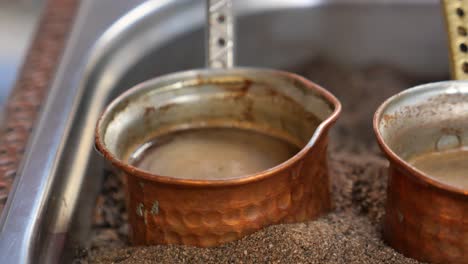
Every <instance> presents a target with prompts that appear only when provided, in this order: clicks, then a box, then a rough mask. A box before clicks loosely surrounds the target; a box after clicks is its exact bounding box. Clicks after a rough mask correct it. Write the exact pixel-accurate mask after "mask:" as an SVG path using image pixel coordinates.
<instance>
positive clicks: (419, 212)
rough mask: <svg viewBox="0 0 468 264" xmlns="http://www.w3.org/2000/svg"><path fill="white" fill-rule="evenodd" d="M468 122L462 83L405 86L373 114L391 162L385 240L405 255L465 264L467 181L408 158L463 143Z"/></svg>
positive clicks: (466, 86) (467, 142)
mask: <svg viewBox="0 0 468 264" xmlns="http://www.w3.org/2000/svg"><path fill="white" fill-rule="evenodd" d="M467 120H468V82H466V81H446V82H439V83H430V84H426V85H422V86H418V87H415V88H412V89H409V90H406V91H404V92H402V93H400V94H398V95H395V96H393V97H391V98H390V99H388V100H387V101H385V102H384V103H383V104H382V105H381V106H380V107H379V109H378V110H377V112H376V113H375V116H374V130H375V133H376V135H377V140H378V142H379V144H380V147H381V149H382V150H383V152H384V153H385V155H386V156H387V157H388V159H389V161H390V168H389V172H390V173H389V179H388V190H387V203H386V215H385V217H384V225H383V230H384V232H383V234H384V239H385V241H386V242H387V243H388V244H389V245H390V246H392V247H393V248H395V249H396V250H397V251H399V252H401V253H403V254H404V255H406V256H409V257H412V258H415V259H418V260H420V261H425V262H431V263H467V260H468V188H466V186H467V185H465V184H462V185H460V184H459V183H451V182H448V181H446V180H444V179H443V178H435V177H434V175H435V174H434V175H432V174H429V173H427V172H426V170H424V171H423V170H421V169H420V168H421V167H418V168H417V167H415V166H414V165H412V163H410V162H409V161H410V160H411V157H414V156H417V155H420V154H423V153H426V154H423V155H433V154H435V155H439V154H440V153H444V152H445V151H457V150H459V149H460V150H461V149H463V148H464V147H467V146H468V122H467ZM449 169H450V168H449ZM443 173H445V171H443ZM466 174H467V175H468V171H467V172H466ZM467 181H468V177H467Z"/></svg>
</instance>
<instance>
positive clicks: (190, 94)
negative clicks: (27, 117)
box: [96, 68, 341, 246]
mask: <svg viewBox="0 0 468 264" xmlns="http://www.w3.org/2000/svg"><path fill="white" fill-rule="evenodd" d="M340 109H341V105H340V103H339V102H338V100H337V99H336V98H335V97H334V96H333V95H331V94H330V93H329V92H327V91H326V90H324V89H323V88H321V87H319V86H318V85H316V84H314V83H312V82H310V81H308V80H306V79H304V78H302V77H300V76H298V75H295V74H291V73H287V72H281V71H275V70H263V69H254V68H233V69H228V70H223V69H218V70H196V71H187V72H181V73H175V74H171V75H167V76H164V77H160V78H156V79H153V80H150V81H147V82H145V83H143V84H140V85H138V86H136V87H134V88H132V89H130V90H129V91H127V92H126V93H124V94H123V95H121V96H120V97H119V98H117V99H116V100H114V101H113V102H112V103H111V104H110V105H109V106H108V107H107V109H106V110H105V112H104V113H103V115H102V117H101V118H100V120H99V122H98V125H97V129H96V146H97V149H98V150H99V151H100V152H101V153H102V154H103V156H104V157H105V158H106V159H107V160H109V161H110V162H112V164H113V165H114V166H115V167H116V168H118V170H119V171H120V172H122V173H124V174H125V175H126V179H127V182H126V188H127V209H128V212H129V222H130V227H131V232H130V233H131V241H132V242H133V243H134V244H186V245H195V246H215V245H219V244H221V243H225V242H229V241H232V240H235V239H239V238H241V237H243V236H245V235H247V234H250V233H252V232H254V231H256V230H259V229H260V228H262V227H264V226H268V225H271V224H276V223H291V222H298V221H306V220H311V219H314V218H316V217H318V216H320V215H322V214H324V213H326V212H327V211H329V210H330V193H329V178H328V169H327V152H326V149H327V142H328V139H327V138H328V137H327V134H328V130H329V128H330V126H331V125H332V124H333V123H334V121H335V120H336V119H337V117H338V114H339V112H340ZM212 127H224V128H226V127H228V128H242V129H246V130H250V131H257V132H261V133H264V134H267V135H270V136H272V137H277V138H283V139H287V140H289V141H291V142H296V144H300V145H301V146H302V149H301V150H300V151H299V152H298V153H297V154H295V155H294V156H293V157H291V158H290V159H288V160H286V161H285V162H283V163H281V164H278V165H277V166H274V167H273V168H270V169H267V170H265V171H261V172H258V173H254V174H251V175H239V177H235V178H232V179H223V180H217V179H216V175H211V177H210V180H197V179H180V178H177V177H171V176H162V175H155V174H151V173H149V172H147V171H145V170H142V169H139V168H137V167H135V166H134V165H132V164H131V162H130V160H131V156H132V153H134V152H135V150H136V149H138V146H141V145H142V144H144V143H145V142H148V140H151V139H152V138H154V137H157V136H159V135H166V134H170V133H174V132H177V131H181V130H186V129H193V128H198V129H203V128H212ZM203 156H204V155H203V153H200V159H202V158H203ZM213 165H215V164H213ZM188 167H190V165H189V164H188Z"/></svg>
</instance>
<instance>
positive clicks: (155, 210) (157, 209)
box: [151, 201, 159, 215]
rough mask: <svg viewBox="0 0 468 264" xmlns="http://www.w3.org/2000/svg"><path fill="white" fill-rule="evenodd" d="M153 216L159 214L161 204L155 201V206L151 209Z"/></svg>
mask: <svg viewBox="0 0 468 264" xmlns="http://www.w3.org/2000/svg"><path fill="white" fill-rule="evenodd" d="M151 214H152V215H157V214H159V202H158V201H154V203H153V206H152V207H151Z"/></svg>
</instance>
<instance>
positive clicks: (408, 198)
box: [383, 161, 468, 263]
mask: <svg viewBox="0 0 468 264" xmlns="http://www.w3.org/2000/svg"><path fill="white" fill-rule="evenodd" d="M383 227H384V229H383V230H384V239H385V240H386V241H387V243H389V244H390V245H391V246H392V247H393V248H395V249H396V250H398V251H399V252H401V253H403V254H404V255H405V256H409V257H412V258H415V259H418V260H420V261H425V262H431V263H467V261H468V196H467V195H462V194H457V193H453V192H450V191H446V190H442V189H439V188H437V187H434V186H431V185H430V184H427V183H424V182H420V181H419V180H417V179H414V176H413V174H412V173H411V172H409V171H408V170H406V169H405V168H404V167H403V166H401V164H399V163H398V162H395V161H392V162H391V165H390V173H389V179H388V191H387V204H386V215H385V218H384V225H383Z"/></svg>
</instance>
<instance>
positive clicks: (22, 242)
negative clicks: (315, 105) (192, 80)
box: [0, 0, 446, 263]
mask: <svg viewBox="0 0 468 264" xmlns="http://www.w3.org/2000/svg"><path fill="white" fill-rule="evenodd" d="M143 2H144V1H142V0H138V1H137V0H133V1H126V0H100V1H92V0H83V2H82V4H81V7H80V10H79V14H78V19H77V21H76V23H75V25H74V27H73V30H72V33H71V36H70V39H69V41H68V44H67V47H66V50H65V53H64V56H63V58H62V60H61V63H60V65H59V70H58V72H57V73H56V76H55V79H54V82H53V83H52V87H51V92H50V94H49V96H48V98H47V101H46V104H45V105H44V107H43V110H42V113H41V116H40V118H39V121H38V123H37V126H36V127H35V131H34V134H33V137H32V139H31V140H30V144H29V146H28V150H27V155H26V156H25V158H24V160H23V163H22V166H21V169H20V170H19V172H18V175H17V178H16V180H15V186H14V189H13V190H12V191H11V193H10V197H9V199H8V203H7V207H6V208H5V210H4V213H3V215H2V218H1V222H0V224H1V233H0V256H2V262H3V263H37V262H40V263H58V262H59V261H60V258H61V255H62V252H63V251H64V246H65V245H66V244H70V243H67V240H69V239H71V238H70V234H69V233H70V232H69V231H70V229H71V228H74V227H73V226H72V225H74V224H73V222H76V223H77V225H78V227H77V228H80V227H81V226H80V225H82V226H86V225H87V224H88V223H86V221H88V222H89V221H90V219H89V216H90V210H92V200H93V197H94V195H95V193H96V191H95V190H96V189H98V188H99V182H100V177H101V175H99V171H100V167H99V166H100V165H102V162H100V161H99V160H98V158H97V157H96V155H95V153H94V151H93V142H94V138H93V131H94V126H95V123H96V120H97V118H98V116H99V114H100V112H101V111H102V109H103V107H104V105H105V104H106V103H107V102H109V100H111V99H112V97H113V96H115V95H116V94H118V93H119V92H121V90H119V89H115V87H116V85H117V83H119V81H120V79H119V77H121V76H122V75H123V74H124V72H126V71H128V69H129V68H131V67H133V66H134V65H135V64H136V63H138V62H139V61H140V60H141V59H142V56H144V55H145V54H146V53H145V52H147V51H148V50H152V49H155V48H157V47H161V46H163V45H165V44H167V43H168V42H169V41H170V40H173V39H175V38H177V36H180V35H182V34H183V33H186V32H188V31H190V30H193V29H195V28H197V27H199V26H200V25H201V24H202V23H203V19H204V5H203V1H197V0H152V1H148V2H144V3H143ZM342 3H344V4H350V3H353V4H363V5H391V4H395V3H398V4H400V5H421V6H425V7H427V6H436V8H437V5H438V1H437V0H411V1H406V0H405V1H404V0H393V1H390V0H385V1H373V0H357V1H352V0H332V1H324V0H321V1H320V0H291V1H283V0H269V1H248V0H239V1H235V10H236V13H239V14H242V15H246V14H252V13H255V12H264V11H268V10H278V9H284V8H302V7H319V6H323V5H326V6H333V5H335V4H342ZM135 6H138V7H137V8H136V9H133V8H134V7H135ZM130 9H133V10H132V11H131V12H130V13H128V14H126V15H125V16H124V17H123V18H121V19H120V20H118V21H117V22H115V23H114V21H116V20H117V19H119V18H120V17H121V16H122V15H124V14H125V13H127V11H128V10H130ZM146 16H148V17H150V16H151V17H152V19H151V20H150V22H151V23H152V24H151V27H149V29H148V25H145V23H149V22H148V21H146V22H145V21H144V20H143V18H144V17H146ZM180 16H183V17H184V23H182V25H181V23H177V19H180ZM386 19H391V16H389V17H387V18H386ZM344 23H345V24H346V23H347V21H344ZM111 25H112V26H111ZM109 26H111V27H110V28H109ZM335 26H337V25H335ZM338 26H339V25H338ZM429 31H430V30H429V29H423V30H422V32H423V33H426V32H429ZM142 33H144V34H142ZM319 33H320V32H319ZM357 33H358V34H359V33H360V32H357ZM137 34H139V35H138V36H136V35H137ZM285 37H288V36H285ZM329 37H330V39H331V41H339V40H340V39H339V38H338V39H337V38H336V36H329ZM349 37H350V38H353V36H349ZM408 37H411V35H410V34H409V33H408ZM354 38H355V40H359V36H357V37H356V36H354ZM98 39H99V41H98V42H97V43H96V41H97V40H98ZM135 39H138V41H135ZM127 40H128V42H127ZM439 44H440V43H439V42H438V43H435V44H432V43H428V45H435V46H436V47H437V48H438V49H440V46H438V45H439ZM390 45H391V44H390ZM340 47H341V46H340ZM415 48H417V47H415ZM114 50H119V53H118V54H119V55H122V56H125V57H123V58H122V57H119V59H120V61H115V57H112V56H111V53H112V52H113V51H114ZM123 51H125V52H123ZM142 51H145V52H142ZM353 51H354V50H352V49H345V50H344V51H342V52H344V53H349V54H351V55H349V56H344V57H345V58H344V59H345V60H346V59H348V58H350V56H353V55H354V57H353V58H354V60H353V61H352V64H354V63H359V62H360V59H359V58H355V57H356V55H355V54H353ZM366 52H369V53H372V52H376V53H377V52H378V49H377V50H376V51H372V50H369V51H367V50H366ZM344 53H343V54H344ZM339 55H341V54H339ZM391 55H392V54H390V55H388V56H389V57H391ZM294 56H295V57H297V58H299V57H301V56H303V54H291V57H294ZM395 56H396V57H397V58H396V59H395V61H398V60H402V61H403V62H404V63H405V62H406V61H405V58H401V56H398V54H395ZM415 56H416V55H415ZM418 56H421V54H420V55H418ZM358 57H359V56H358ZM418 58H419V57H418ZM370 59H372V56H370ZM431 60H432V61H442V62H443V60H442V59H441V58H439V57H434V58H431ZM122 61H125V63H124V64H123V63H122ZM259 63H260V64H261V63H264V64H269V63H270V62H269V61H267V60H265V61H262V62H259ZM284 63H288V61H284ZM418 63H419V64H417V63H416V64H414V65H409V67H410V68H418V67H421V63H420V62H418ZM202 65H203V64H200V65H199V66H200V67H201V66H202ZM104 66H105V67H104ZM444 66H446V64H445V65H444V64H443V63H442V65H436V67H434V68H433V72H441V69H443V68H444ZM91 84H92V85H91ZM96 165H98V166H96ZM88 193H89V194H88ZM84 200H86V201H84ZM79 203H86V204H88V205H89V206H88V208H87V209H86V210H89V212H88V214H86V213H82V214H77V210H76V208H77V207H78V206H77V205H78V204H79ZM80 210H81V209H80ZM86 215H88V218H86V217H84V216H86ZM82 216H83V218H81V217H82ZM77 217H80V218H79V219H78V220H76V219H75V218H77ZM85 238H86V236H85V234H83V236H82V239H85ZM78 239H80V238H78ZM81 242H83V241H80V240H78V241H77V243H81ZM71 244H73V243H71Z"/></svg>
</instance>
